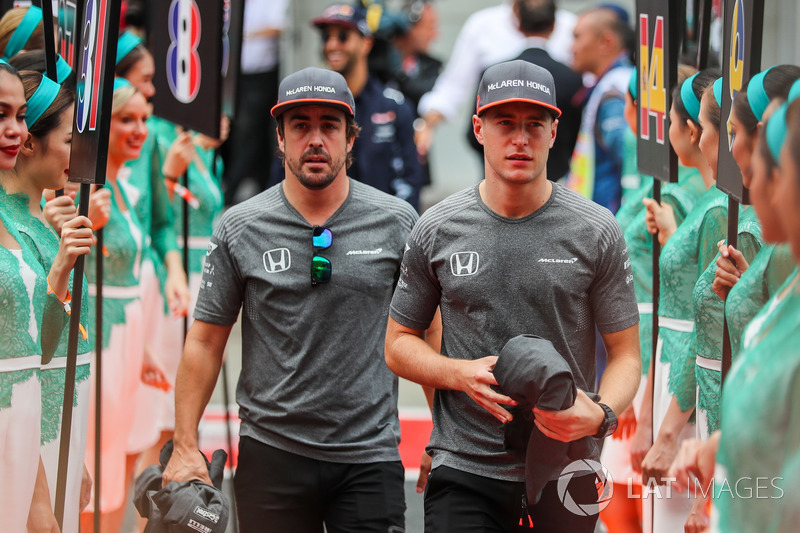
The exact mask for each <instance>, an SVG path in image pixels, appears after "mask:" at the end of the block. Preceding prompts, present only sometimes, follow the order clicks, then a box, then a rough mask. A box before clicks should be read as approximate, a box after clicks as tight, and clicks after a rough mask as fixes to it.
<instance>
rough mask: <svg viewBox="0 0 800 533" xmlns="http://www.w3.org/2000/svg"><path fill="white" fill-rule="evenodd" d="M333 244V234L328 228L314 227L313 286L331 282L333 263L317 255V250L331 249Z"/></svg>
mask: <svg viewBox="0 0 800 533" xmlns="http://www.w3.org/2000/svg"><path fill="white" fill-rule="evenodd" d="M331 243H333V233H331V230H329V229H328V228H323V227H322V226H314V232H313V234H312V235H311V245H312V246H313V253H314V256H313V257H312V258H311V286H312V287H316V286H317V285H321V284H323V283H328V282H329V281H330V280H331V262H330V260H329V259H327V258H325V257H322V256H321V255H318V254H317V250H324V249H326V248H330V246H331Z"/></svg>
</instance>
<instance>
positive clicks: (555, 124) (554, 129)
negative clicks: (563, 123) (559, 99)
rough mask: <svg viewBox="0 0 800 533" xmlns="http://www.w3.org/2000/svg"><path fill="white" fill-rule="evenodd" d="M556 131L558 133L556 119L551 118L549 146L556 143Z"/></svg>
mask: <svg viewBox="0 0 800 533" xmlns="http://www.w3.org/2000/svg"><path fill="white" fill-rule="evenodd" d="M556 133H558V119H557V118H554V119H553V131H552V132H551V133H550V148H552V147H553V145H554V144H555V143H556Z"/></svg>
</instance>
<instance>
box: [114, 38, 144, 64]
mask: <svg viewBox="0 0 800 533" xmlns="http://www.w3.org/2000/svg"><path fill="white" fill-rule="evenodd" d="M140 44H142V40H141V39H140V38H139V37H137V36H136V35H134V34H132V33H131V32H129V31H126V32H125V33H123V34H122V35H120V36H119V40H118V41H117V61H116V63H115V65H119V62H120V61H122V60H123V59H125V56H127V55H128V54H130V53H131V52H132V51H133V49H134V48H136V47H137V46H139V45H140Z"/></svg>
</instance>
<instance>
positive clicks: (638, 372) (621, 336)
mask: <svg viewBox="0 0 800 533" xmlns="http://www.w3.org/2000/svg"><path fill="white" fill-rule="evenodd" d="M603 342H604V343H605V346H606V351H607V352H608V363H607V364H606V369H605V372H603V377H602V378H601V380H600V389H599V390H598V393H599V394H600V401H601V402H603V403H604V404H606V405H608V406H609V407H610V408H611V409H612V410H613V411H614V412H615V413H621V412H622V411H624V410H625V409H627V408H628V406H629V405H630V404H631V401H632V400H633V397H634V396H635V395H636V390H637V389H638V388H639V383H640V382H641V379H642V361H641V356H640V354H639V326H638V325H636V326H631V327H629V328H627V329H624V330H622V331H617V332H614V333H606V334H603Z"/></svg>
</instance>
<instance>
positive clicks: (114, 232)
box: [86, 182, 143, 348]
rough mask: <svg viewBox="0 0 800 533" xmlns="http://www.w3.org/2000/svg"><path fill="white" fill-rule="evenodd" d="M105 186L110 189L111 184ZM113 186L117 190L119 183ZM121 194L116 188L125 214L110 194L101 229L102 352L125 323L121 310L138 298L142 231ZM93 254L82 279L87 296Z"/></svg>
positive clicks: (93, 276)
mask: <svg viewBox="0 0 800 533" xmlns="http://www.w3.org/2000/svg"><path fill="white" fill-rule="evenodd" d="M106 186H107V187H113V186H112V185H111V184H107V185H106ZM117 186H120V184H119V182H118V183H117ZM125 191H126V189H125V187H122V186H120V192H121V194H122V196H123V198H124V202H125V204H126V206H127V212H123V211H122V210H121V209H120V206H119V205H118V203H117V202H118V200H117V195H116V194H113V191H112V194H111V213H110V216H109V219H108V222H107V223H106V225H105V226H104V227H103V245H104V248H105V250H106V252H107V253H108V255H106V256H105V257H103V287H104V292H103V331H102V334H103V339H102V340H103V348H107V347H108V343H109V338H110V336H111V329H112V327H113V326H115V325H117V324H124V323H125V307H126V306H127V305H128V304H130V303H131V302H133V301H135V300H138V299H139V298H140V295H139V294H138V289H139V272H140V270H141V263H142V253H143V252H142V251H143V247H142V241H143V238H142V235H143V228H142V226H141V224H140V223H139V221H138V218H137V217H136V214H135V213H133V211H132V205H131V202H130V201H128V198H127V196H126V193H125ZM97 253H98V250H97V248H92V252H91V253H90V254H89V255H88V256H87V259H86V277H87V278H88V280H89V283H90V284H91V286H90V289H89V290H90V291H91V292H93V291H94V287H95V282H96V278H97V270H96V268H95V265H96V262H97V259H96V255H97ZM117 288H121V289H122V291H118V290H116V289H117ZM94 300H95V297H94V295H93V296H92V298H91V306H92V307H91V308H92V309H95V302H94Z"/></svg>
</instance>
